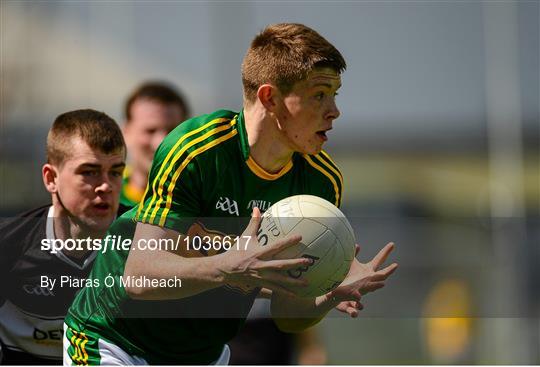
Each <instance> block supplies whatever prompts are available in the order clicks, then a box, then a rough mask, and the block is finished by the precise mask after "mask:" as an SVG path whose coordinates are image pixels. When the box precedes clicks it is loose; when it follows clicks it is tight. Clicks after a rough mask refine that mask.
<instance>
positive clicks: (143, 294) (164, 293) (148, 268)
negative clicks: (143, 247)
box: [124, 251, 224, 300]
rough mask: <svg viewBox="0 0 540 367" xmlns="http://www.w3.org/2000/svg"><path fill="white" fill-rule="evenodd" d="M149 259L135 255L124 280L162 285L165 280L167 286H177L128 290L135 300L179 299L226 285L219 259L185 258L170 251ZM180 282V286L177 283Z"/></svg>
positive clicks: (130, 257) (130, 255) (147, 256)
mask: <svg viewBox="0 0 540 367" xmlns="http://www.w3.org/2000/svg"><path fill="white" fill-rule="evenodd" d="M149 255H150V254H145V253H144V252H140V251H139V252H137V251H131V252H130V254H129V256H128V260H127V261H126V267H125V269H124V277H133V278H132V279H138V278H139V279H143V278H145V279H150V280H151V279H156V280H158V281H162V282H163V280H165V281H164V282H163V283H167V284H171V285H173V286H165V287H163V286H159V287H151V286H149V287H134V286H130V287H126V292H127V293H128V295H129V296H130V297H131V298H133V299H143V300H166V299H179V298H185V297H189V296H193V295H196V294H198V293H201V292H204V291H207V290H210V289H213V288H217V287H220V286H222V285H223V284H224V276H223V274H222V273H221V272H220V271H219V270H218V260H217V258H218V256H210V257H197V258H185V257H182V256H179V255H176V254H173V253H170V252H167V251H152V253H151V256H149ZM177 279H179V280H180V282H178V281H175V280H177ZM178 283H180V284H181V285H180V286H179V284H178Z"/></svg>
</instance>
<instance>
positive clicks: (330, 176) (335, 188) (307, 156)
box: [302, 154, 340, 206]
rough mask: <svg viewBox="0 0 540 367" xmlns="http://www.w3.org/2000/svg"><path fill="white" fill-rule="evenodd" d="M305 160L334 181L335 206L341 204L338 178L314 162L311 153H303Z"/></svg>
mask: <svg viewBox="0 0 540 367" xmlns="http://www.w3.org/2000/svg"><path fill="white" fill-rule="evenodd" d="M302 156H303V157H304V158H305V160H306V161H307V162H308V163H309V164H310V165H311V166H312V167H313V168H315V169H316V170H317V171H319V172H321V173H322V174H323V175H325V176H326V177H327V178H328V179H329V180H330V182H331V183H332V185H334V191H335V193H336V202H335V203H334V205H335V206H339V198H340V192H339V188H338V184H337V182H336V179H335V178H334V177H333V176H332V175H331V174H330V173H329V172H328V171H327V170H325V169H324V168H323V167H321V166H319V165H318V164H317V163H315V162H313V160H312V159H311V158H310V156H309V155H307V154H303V155H302Z"/></svg>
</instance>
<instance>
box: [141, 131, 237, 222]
mask: <svg viewBox="0 0 540 367" xmlns="http://www.w3.org/2000/svg"><path fill="white" fill-rule="evenodd" d="M232 123H233V122H231V126H232ZM236 134H238V130H236V129H235V130H232V131H231V132H229V133H228V134H226V135H223V136H221V137H220V138H218V139H216V140H212V141H211V142H209V143H208V144H206V145H203V146H202V147H200V148H197V149H195V150H194V151H193V152H191V153H190V154H189V155H188V156H187V157H186V159H184V161H183V162H182V164H181V165H180V166H179V167H178V168H177V169H176V172H175V173H174V176H173V178H172V181H171V183H170V184H169V187H168V189H167V196H166V197H167V202H166V206H165V209H164V210H163V213H162V214H161V219H160V220H159V225H160V226H163V225H165V219H167V214H168V213H169V210H170V209H171V203H172V192H173V190H174V186H175V185H176V180H177V179H178V177H179V176H180V174H181V173H182V171H183V170H184V168H185V167H186V166H187V165H188V164H189V162H191V160H192V159H193V158H195V157H196V156H197V155H199V154H201V153H203V152H206V151H207V150H208V149H210V148H212V147H214V146H216V145H218V144H221V143H222V142H224V141H226V140H229V139H230V138H232V137H233V136H235V135H236ZM154 210H155V209H154ZM153 220H154V218H153V217H152V218H151V221H152V223H153Z"/></svg>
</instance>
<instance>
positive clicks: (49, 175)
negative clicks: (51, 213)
mask: <svg viewBox="0 0 540 367" xmlns="http://www.w3.org/2000/svg"><path fill="white" fill-rule="evenodd" d="M41 176H42V178H43V184H44V185H45V188H46V189H47V191H48V192H50V193H51V194H54V193H56V191H57V185H56V179H57V177H58V171H57V170H56V167H55V166H53V165H52V164H50V163H45V164H44V165H43V167H42V168H41Z"/></svg>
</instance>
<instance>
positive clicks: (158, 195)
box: [138, 118, 236, 222]
mask: <svg viewBox="0 0 540 367" xmlns="http://www.w3.org/2000/svg"><path fill="white" fill-rule="evenodd" d="M223 121H227V119H222V118H220V119H216V120H213V121H210V122H209V123H208V124H206V125H204V126H202V127H200V128H198V129H196V130H193V131H192V132H190V133H188V134H186V135H184V136H182V138H180V139H179V140H178V142H177V143H176V144H175V145H174V147H173V148H172V149H171V150H170V151H169V153H168V154H167V156H166V157H165V160H164V161H163V164H162V165H161V167H160V169H159V172H158V174H157V175H156V178H155V179H154V181H153V183H152V189H153V194H152V199H151V200H150V203H149V204H148V206H147V207H146V210H145V212H144V216H143V218H142V220H141V218H140V217H139V218H138V219H139V220H141V221H142V222H145V221H146V218H147V217H148V213H149V212H150V209H151V208H152V206H153V205H154V202H156V200H157V203H156V204H155V207H154V211H153V212H152V215H151V217H154V216H155V213H156V212H157V210H158V208H159V204H161V202H162V201H163V187H164V185H165V182H166V181H167V178H168V177H169V174H170V173H171V171H172V170H173V168H174V165H175V163H176V162H177V161H178V160H179V159H180V157H181V156H182V155H183V154H184V152H185V151H186V150H188V149H189V148H191V147H192V146H194V145H195V144H197V143H199V142H201V141H203V140H205V139H206V138H208V137H209V136H211V135H213V134H217V133H219V132H220V131H223V130H227V129H229V128H230V127H231V126H232V125H234V124H235V123H236V121H235V120H233V121H230V123H229V124H226V125H222V126H219V127H216V128H213V129H212V130H210V131H208V132H206V133H205V134H203V135H201V136H199V137H197V138H195V139H193V140H190V141H189V142H188V143H186V144H185V145H184V146H182V147H181V148H180V150H178V151H176V149H177V148H178V147H179V146H180V144H182V143H183V142H184V141H185V140H186V138H189V136H187V135H189V134H191V135H190V136H193V135H194V134H196V133H198V132H200V131H202V130H204V129H203V128H204V127H208V126H210V125H212V124H217V123H220V122H223ZM173 153H174V157H173V158H172V160H171V156H172V155H173ZM169 160H170V162H169ZM163 171H165V172H163ZM158 181H159V183H158ZM141 203H143V202H141ZM139 210H140V208H139Z"/></svg>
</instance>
